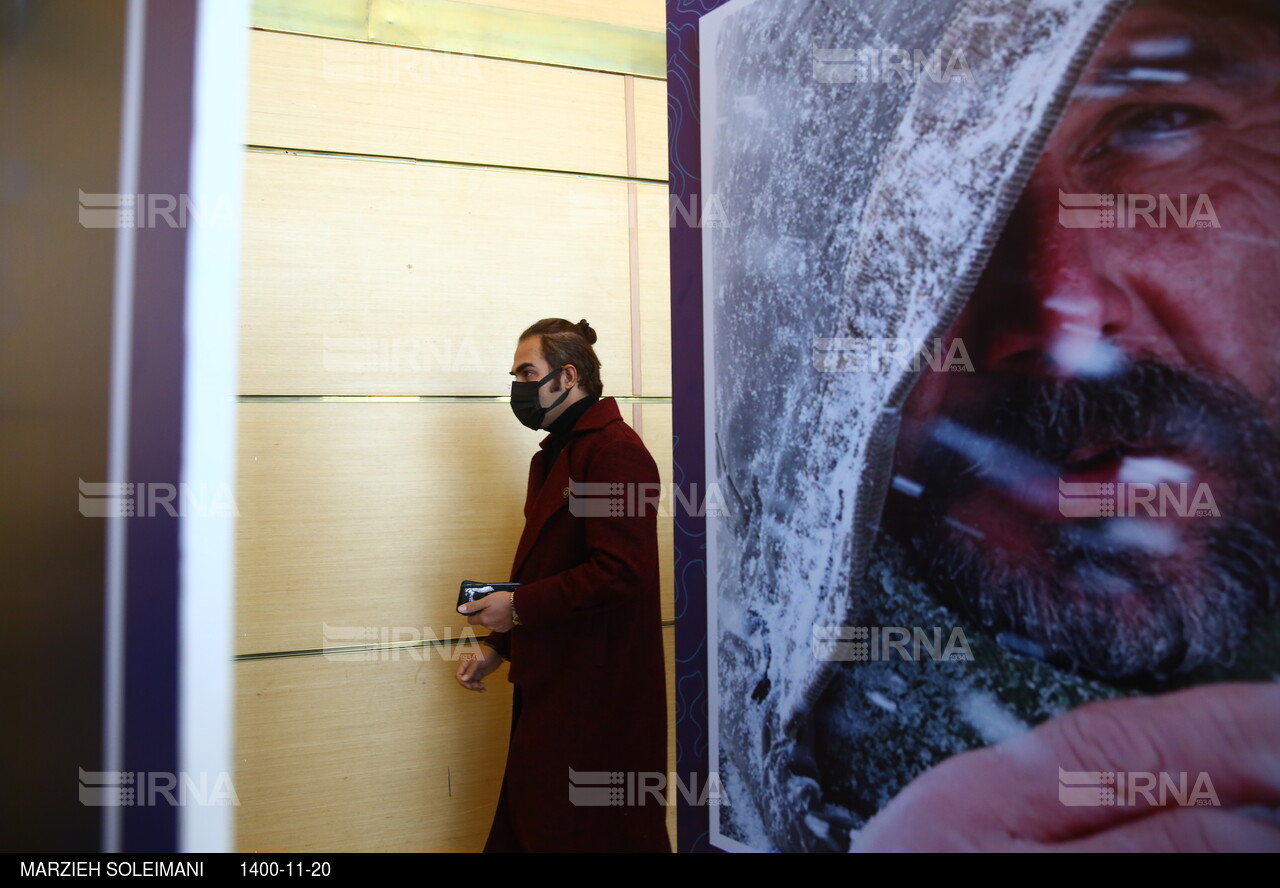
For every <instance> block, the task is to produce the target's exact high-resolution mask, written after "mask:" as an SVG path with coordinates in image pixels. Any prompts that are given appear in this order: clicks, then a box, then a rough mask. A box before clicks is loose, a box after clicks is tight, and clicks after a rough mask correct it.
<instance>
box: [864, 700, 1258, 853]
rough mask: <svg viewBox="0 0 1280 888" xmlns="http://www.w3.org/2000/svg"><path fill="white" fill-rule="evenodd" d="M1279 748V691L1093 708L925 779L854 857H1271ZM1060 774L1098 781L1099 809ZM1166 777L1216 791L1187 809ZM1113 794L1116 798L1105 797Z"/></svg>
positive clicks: (883, 817) (870, 827) (881, 817)
mask: <svg viewBox="0 0 1280 888" xmlns="http://www.w3.org/2000/svg"><path fill="white" fill-rule="evenodd" d="M1278 749H1280V684H1277V683H1269V684H1253V685H1243V684H1221V685H1207V686H1205V687H1200V688H1196V689H1194V690H1190V691H1182V692H1180V693H1176V694H1166V695H1163V696H1159V697H1138V698H1134V699H1129V700H1111V701H1108V702H1105V703H1091V704H1088V705H1086V706H1082V707H1080V708H1079V709H1075V710H1073V711H1071V712H1068V713H1066V714H1065V715H1061V716H1059V717H1058V718H1055V719H1053V720H1052V721H1049V722H1046V723H1045V724H1043V725H1041V726H1039V727H1038V728H1036V729H1035V730H1033V731H1031V732H1029V733H1027V734H1023V735H1022V736H1020V737H1017V738H1014V739H1013V740H1010V741H1008V742H1006V743H1002V744H1000V745H998V746H991V747H987V748H986V749H979V750H974V751H972V752H966V753H963V754H962V755H958V756H955V757H953V758H950V759H948V760H947V761H945V762H943V763H942V764H941V765H938V766H937V767H935V768H933V769H932V770H930V771H928V772H927V773H925V774H922V775H921V776H920V777H918V778H916V780H915V781H913V782H912V783H911V784H910V785H909V786H908V787H907V788H906V789H904V790H903V791H902V792H901V793H899V794H898V796H897V797H896V798H894V799H893V801H892V802H890V803H889V804H888V805H887V806H886V807H885V808H884V810H882V811H881V812H880V813H879V814H877V815H876V816H875V817H874V818H872V820H871V822H870V823H868V824H867V826H866V828H865V829H863V830H862V831H861V833H860V834H859V835H858V836H857V837H856V838H855V839H854V845H853V848H854V850H855V851H916V850H919V851H960V850H965V851H1015V850H1026V851H1030V850H1053V851H1138V850H1143V851H1276V850H1280V820H1277V818H1276V812H1277V810H1280V759H1277V750H1278ZM1059 769H1061V771H1064V772H1093V773H1100V774H1101V775H1103V776H1101V777H1100V778H1099V780H1098V783H1099V785H1098V786H1097V787H1096V788H1097V790H1098V791H1099V798H1098V800H1097V801H1096V802H1095V801H1089V800H1085V801H1081V800H1080V797H1079V795H1073V794H1072V791H1071V788H1070V787H1068V788H1067V791H1066V792H1064V791H1063V789H1062V787H1063V786H1065V784H1064V783H1063V782H1062V779H1061V776H1060V772H1059ZM1117 772H1125V773H1124V774H1123V775H1119V774H1118V773H1117ZM1105 775H1110V782H1107V777H1106V776H1105ZM1184 775H1185V776H1184ZM1202 775H1203V777H1202ZM1068 776H1069V777H1070V775H1068ZM1120 777H1123V778H1124V780H1123V786H1122V783H1121V779H1120ZM1153 777H1154V780H1153V779H1152V778H1153ZM1072 779H1074V780H1075V782H1080V781H1079V779H1078V778H1072ZM1162 780H1163V781H1165V782H1166V783H1168V782H1171V783H1172V784H1173V786H1174V788H1177V787H1178V786H1179V784H1180V783H1182V782H1183V781H1184V780H1185V787H1186V788H1185V792H1184V795H1187V796H1190V795H1191V794H1193V790H1194V789H1195V788H1196V786H1197V785H1199V786H1200V787H1201V788H1202V789H1207V788H1208V786H1209V785H1212V795H1213V798H1212V799H1209V800H1208V801H1209V804H1207V805H1204V806H1192V804H1191V803H1190V801H1189V802H1188V804H1187V805H1186V806H1183V805H1180V804H1179V802H1178V800H1177V798H1176V796H1175V795H1174V794H1172V793H1169V792H1165V793H1164V794H1163V795H1162V794H1161V792H1160V784H1161V781H1162ZM1201 780H1207V781H1209V783H1201V782H1200V781H1201ZM1068 782H1070V781H1068ZM1135 784H1136V785H1139V786H1141V787H1142V788H1144V789H1149V790H1150V795H1149V796H1148V795H1146V794H1144V793H1143V792H1140V791H1137V792H1135V791H1134V789H1133V787H1134V786H1135ZM1153 784H1154V785H1153ZM1108 787H1109V788H1111V789H1112V792H1111V794H1110V796H1107V795H1106V794H1104V793H1102V792H1101V790H1103V789H1104V788H1108ZM1153 801H1154V804H1152V802H1153ZM1213 801H1216V802H1217V803H1218V804H1216V805H1214V804H1212V802H1213Z"/></svg>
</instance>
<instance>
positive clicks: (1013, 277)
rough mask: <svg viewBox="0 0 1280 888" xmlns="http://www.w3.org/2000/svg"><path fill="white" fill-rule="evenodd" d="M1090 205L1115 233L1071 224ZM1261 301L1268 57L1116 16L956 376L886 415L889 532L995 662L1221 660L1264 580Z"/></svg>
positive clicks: (1272, 505)
mask: <svg viewBox="0 0 1280 888" xmlns="http://www.w3.org/2000/svg"><path fill="white" fill-rule="evenodd" d="M1228 8H1229V7H1228ZM1097 195H1112V196H1114V197H1113V206H1114V216H1113V217H1112V219H1111V220H1107V219H1105V218H1104V217H1103V216H1101V214H1099V213H1097V212H1094V211H1093V210H1085V211H1080V210H1078V209H1076V208H1077V207H1080V206H1081V205H1087V204H1089V203H1090V202H1092V205H1093V206H1097V205H1098V202H1097V201H1096V199H1094V198H1095V197H1096V196H1097ZM1184 201H1185V203H1184ZM1162 202H1163V206H1164V209H1163V212H1162V210H1161V206H1162ZM1153 207H1154V209H1152V208H1153ZM1135 210H1144V211H1147V214H1146V215H1140V214H1136V213H1135ZM1197 222H1203V223H1205V224H1204V226H1198V225H1197ZM1215 223H1216V225H1215ZM1104 226H1105V227H1104ZM1218 226H1220V227H1218ZM1278 283H1280V34H1278V33H1277V31H1276V29H1275V27H1274V26H1273V25H1271V24H1264V23H1262V22H1259V21H1257V20H1255V19H1250V18H1246V17H1239V18H1231V17H1228V16H1226V15H1225V14H1222V13H1219V14H1216V15H1206V14H1201V13H1197V12H1194V11H1192V8H1191V7H1183V8H1182V9H1179V8H1176V7H1175V6H1174V5H1172V4H1170V5H1148V6H1143V7H1140V8H1138V9H1135V10H1133V11H1131V12H1130V13H1128V14H1127V15H1125V16H1124V17H1123V19H1122V20H1121V21H1120V22H1119V24H1118V25H1117V26H1116V28H1115V29H1114V30H1113V31H1112V33H1111V34H1110V35H1109V36H1108V38H1107V39H1106V41H1105V42H1104V44H1103V45H1102V46H1101V47H1100V48H1099V50H1098V51H1097V53H1096V54H1095V55H1094V58H1093V60H1092V62H1091V64H1090V67H1089V69H1088V71H1087V73H1086V75H1085V77H1084V78H1083V80H1082V82H1081V85H1080V86H1079V88H1078V89H1077V90H1076V93H1075V95H1074V96H1073V98H1072V100H1071V102H1070V104H1069V106H1068V108H1067V109H1066V112H1065V115H1064V117H1063V119H1062V120H1061V122H1060V124H1059V125H1058V127H1057V128H1056V130H1055V131H1054V133H1053V135H1052V137H1051V138H1050V141H1049V143H1048V145H1047V148H1046V151H1045V153H1044V155H1043V157H1042V158H1041V160H1040V162H1039V164H1038V166H1037V167H1036V169H1035V171H1034V174H1033V175H1032V178H1031V180H1030V182H1029V184H1028V186H1027V188H1026V190H1025V192H1024V193H1023V195H1022V198H1021V201H1020V203H1019V204H1018V206H1017V208H1016V210H1015V211H1014V214H1013V216H1012V218H1011V219H1010V221H1009V224H1008V226H1007V227H1006V229H1005V233H1004V235H1003V237H1002V239H1001V241H1000V243H999V245H998V246H997V248H996V250H995V253H994V255H993V256H992V258H991V260H990V262H989V263H988V266H987V269H986V272H985V273H984V276H983V278H982V279H981V281H980V283H979V284H978V287H977V289H976V290H975V292H974V294H973V296H972V298H971V299H970V301H969V304H968V305H967V307H966V309H965V311H964V312H963V314H962V315H961V317H960V318H959V320H958V321H957V322H956V323H955V325H954V326H953V327H952V329H951V330H950V332H949V336H950V337H953V338H959V339H961V340H962V341H963V344H964V346H965V350H966V352H967V353H968V354H969V356H970V358H971V360H972V362H973V365H974V369H975V372H974V373H945V372H943V373H935V372H928V371H927V372H926V373H925V375H924V376H922V377H921V379H920V381H919V383H918V384H917V386H916V388H915V389H914V391H913V392H912V394H911V396H910V398H909V399H908V401H907V404H906V407H905V410H904V429H903V433H902V435H901V437H900V440H899V446H898V452H897V457H896V466H895V474H896V475H897V476H899V479H900V481H899V484H898V485H897V488H898V489H899V490H907V491H917V492H918V493H916V494H913V495H903V496H897V497H895V498H894V499H893V500H891V501H890V504H889V507H888V508H887V509H886V516H885V520H886V525H887V526H888V527H889V528H890V529H891V530H893V531H894V532H895V533H896V534H898V535H899V536H901V537H903V538H906V539H908V540H909V541H910V542H911V543H912V545H913V548H914V549H915V550H916V552H917V553H918V555H919V556H920V558H921V560H922V562H923V564H924V567H925V569H926V571H927V572H928V573H929V574H930V575H931V577H932V578H933V580H934V582H935V585H936V587H937V589H938V592H939V594H940V595H941V596H942V597H944V598H946V599H948V600H949V601H951V602H952V603H954V604H956V605H957V606H959V607H961V608H962V609H963V610H965V611H966V612H967V613H968V614H969V615H970V616H971V617H973V618H975V619H978V620H979V621H981V622H982V623H984V624H985V625H987V626H988V627H989V628H991V629H992V630H993V631H995V632H997V633H1003V637H1004V638H1005V639H1006V640H1007V641H1008V642H1009V643H1010V645H1011V646H1013V647H1015V648H1016V649H1019V650H1022V651H1025V652H1030V653H1033V654H1037V655H1039V656H1043V657H1044V658H1046V659H1048V660H1051V661H1054V662H1058V663H1060V664H1062V665H1065V666H1067V667H1069V668H1075V669H1079V670H1081V671H1084V672H1088V673H1092V674H1097V675H1102V676H1107V677H1130V676H1140V675H1167V674H1169V673H1171V672H1175V671H1179V670H1186V669H1190V668H1193V667H1194V666H1196V665H1199V664H1200V663H1202V662H1206V661H1211V660H1221V659H1225V658H1227V657H1229V655H1230V652H1231V650H1232V649H1233V648H1234V647H1235V645H1236V644H1237V643H1238V641H1239V640H1240V638H1241V637H1242V635H1243V634H1244V631H1245V628H1246V627H1247V622H1248V619H1249V617H1250V616H1251V614H1252V613H1253V612H1255V611H1256V610H1258V609H1259V608H1266V607H1271V606H1273V605H1274V601H1275V597H1276V594H1277V587H1276V580H1275V579H1274V577H1275V576H1276V575H1277V573H1278V572H1280V558H1278V557H1277V546H1276V534H1277V532H1278V531H1280V520H1278V515H1280V512H1278V508H1277V501H1278V500H1280V482H1278V481H1277V477H1276V476H1277V469H1276V463H1277V461H1280V438H1277V428H1278V427H1280V382H1278V381H1280V372H1278V371H1280V350H1278V349H1277V345H1280V339H1278V337H1277V330H1280V298H1278V296H1280V294H1277V292H1276V288H1277V284H1278ZM1081 484H1088V485H1095V486H1093V487H1088V488H1082V487H1076V486H1074V485H1081ZM1096 485H1110V487H1106V486H1102V487H1099V486H1096ZM1082 495H1083V496H1084V497H1085V498H1084V499H1080V498H1079V497H1081V496H1082ZM1108 500H1109V501H1110V502H1111V505H1112V509H1113V511H1114V513H1115V514H1114V515H1113V516H1111V517H1108V516H1106V513H1105V506H1104V505H1102V504H1104V503H1106V502H1107V501H1108ZM1135 500H1136V501H1135ZM1086 502H1087V503H1090V504H1093V505H1090V506H1088V507H1084V506H1083V505H1082V504H1084V503H1086ZM1094 506H1101V508H1100V509H1099V508H1094ZM1100 511H1101V514H1099V513H1100ZM1082 512H1085V513H1089V514H1087V515H1082V514H1081V513H1082ZM1214 512H1217V513H1218V514H1217V515H1215V514H1214Z"/></svg>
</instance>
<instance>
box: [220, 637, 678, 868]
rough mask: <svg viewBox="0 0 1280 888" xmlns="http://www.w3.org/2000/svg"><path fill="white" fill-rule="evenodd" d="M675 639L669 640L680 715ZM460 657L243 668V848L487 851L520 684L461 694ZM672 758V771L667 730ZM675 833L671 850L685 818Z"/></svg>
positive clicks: (400, 654) (360, 657)
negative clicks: (457, 659)
mask: <svg viewBox="0 0 1280 888" xmlns="http://www.w3.org/2000/svg"><path fill="white" fill-rule="evenodd" d="M674 633H675V629H674V627H671V626H667V627H664V628H663V630H662V635H663V646H664V649H665V654H666V656H665V660H666V678H667V700H668V704H669V705H670V703H671V701H672V700H674V693H675V670H674V668H673V667H674V661H673V656H674V650H675V644H674V640H675V634H674ZM457 653H460V651H453V650H447V651H444V652H439V651H435V652H431V653H422V652H406V651H382V652H362V653H353V654H331V655H328V656H311V657H289V658H282V659H270V660H244V661H241V662H239V663H237V664H236V672H237V677H236V723H237V734H236V773H235V777H234V784H235V788H236V794H237V796H238V798H239V801H240V807H239V808H238V809H237V839H236V850H237V851H239V852H241V853H254V852H322V853H328V852H342V851H479V850H480V849H481V848H482V847H483V846H484V840H485V837H486V836H487V834H488V831H489V824H490V823H491V822H492V819H493V811H494V806H495V805H496V803H497V799H498V791H499V789H500V788H501V782H502V771H503V768H504V763H505V760H506V759H505V756H506V748H507V739H508V734H509V730H510V718H511V685H510V683H509V682H508V681H507V680H506V668H505V667H503V668H501V669H499V671H498V672H496V673H494V674H493V675H492V676H490V677H489V678H488V679H487V680H486V684H487V686H488V688H489V690H488V691H487V692H486V693H483V694H476V693H471V692H468V691H465V690H463V689H462V688H460V687H458V685H457V683H456V682H455V681H454V679H453V672H454V669H455V668H456V662H455V661H454V660H452V659H447V658H448V657H453V656H456V654H457ZM602 715H604V714H602ZM667 750H668V751H667V756H668V763H667V768H668V773H669V772H670V771H671V770H673V769H674V767H675V725H674V721H673V720H670V719H669V720H668V724H667ZM566 791H567V785H566ZM667 828H668V830H669V831H670V832H671V837H672V847H674V846H675V808H674V807H672V808H671V809H670V810H669V811H668V816H667Z"/></svg>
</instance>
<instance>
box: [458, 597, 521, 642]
mask: <svg viewBox="0 0 1280 888" xmlns="http://www.w3.org/2000/svg"><path fill="white" fill-rule="evenodd" d="M458 613H460V614H466V615H467V622H468V623H470V624H471V625H472V626H484V627H485V628H486V629H488V630H489V631H490V632H506V631H508V630H509V629H511V627H512V626H514V625H515V623H514V622H512V620H511V593H510V592H494V593H493V594H492V595H486V596H485V597H484V598H481V599H480V600H479V601H468V602H467V603H466V604H460V605H458Z"/></svg>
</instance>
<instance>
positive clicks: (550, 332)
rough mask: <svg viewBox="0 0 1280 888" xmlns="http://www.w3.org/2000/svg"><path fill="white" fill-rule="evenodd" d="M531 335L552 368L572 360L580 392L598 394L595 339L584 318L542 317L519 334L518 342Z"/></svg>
mask: <svg viewBox="0 0 1280 888" xmlns="http://www.w3.org/2000/svg"><path fill="white" fill-rule="evenodd" d="M531 336H537V337H539V338H540V339H541V342H542V356H543V357H544V358H546V360H547V363H548V364H550V365H551V369H552V370H555V369H558V368H560V367H563V366H564V365H565V364H572V365H573V366H574V368H575V369H576V370H577V371H578V384H579V385H580V386H582V390H583V391H584V392H586V393H587V394H588V395H599V394H601V393H602V392H603V391H604V385H603V384H602V383H601V382H600V359H599V358H598V357H596V350H595V349H594V348H592V347H591V346H593V345H594V344H595V341H596V339H597V336H596V331H595V328H594V327H592V326H591V325H590V324H589V323H587V321H586V319H585V318H584V319H583V320H581V321H578V323H576V324H575V323H572V322H571V321H566V320H565V319H564V318H543V319H542V320H540V321H538V322H537V323H536V324H533V325H532V326H531V327H529V329H527V330H525V331H524V332H523V333H521V334H520V342H524V341H525V340H526V339H528V338H529V337H531Z"/></svg>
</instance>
